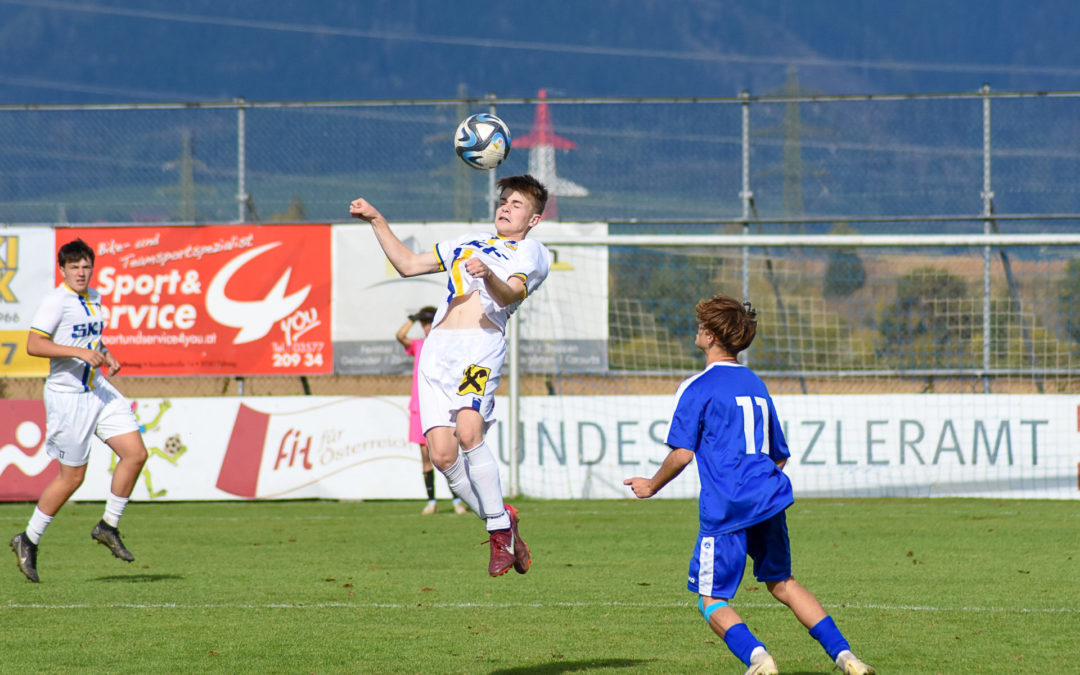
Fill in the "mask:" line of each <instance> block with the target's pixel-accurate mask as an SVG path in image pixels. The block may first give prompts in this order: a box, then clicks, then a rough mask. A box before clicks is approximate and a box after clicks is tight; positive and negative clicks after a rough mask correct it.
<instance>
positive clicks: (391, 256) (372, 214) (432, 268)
mask: <svg viewBox="0 0 1080 675" xmlns="http://www.w3.org/2000/svg"><path fill="white" fill-rule="evenodd" d="M349 213H350V214H351V215H352V217H353V218H359V219H360V220H365V221H367V222H369V223H371V229H372V231H373V232H374V233H375V238H376V239H378V240H379V246H381V247H382V250H383V253H385V254H386V259H387V260H389V261H390V264H391V265H393V266H394V269H396V270H397V271H398V274H400V275H401V276H403V277H415V276H417V275H420V274H430V273H432V272H438V271H439V270H440V269H441V268H440V266H439V260H438V258H436V257H435V254H434V253H433V252H432V251H426V252H424V253H416V252H414V251H412V250H411V249H410V248H409V247H408V246H406V245H405V244H403V243H402V241H401V240H400V239H398V237H397V235H395V234H394V233H393V231H392V230H391V229H390V224H389V223H388V222H386V218H383V216H382V214H381V213H379V210H378V209H376V208H375V207H374V206H372V205H371V203H370V202H368V201H367V200H366V199H364V198H362V197H361V198H357V199H354V200H353V201H352V203H351V204H350V205H349Z"/></svg>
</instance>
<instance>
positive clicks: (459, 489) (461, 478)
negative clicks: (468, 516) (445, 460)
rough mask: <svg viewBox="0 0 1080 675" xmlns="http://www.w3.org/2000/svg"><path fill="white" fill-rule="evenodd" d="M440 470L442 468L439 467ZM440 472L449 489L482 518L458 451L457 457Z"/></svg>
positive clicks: (463, 459) (463, 461)
mask: <svg viewBox="0 0 1080 675" xmlns="http://www.w3.org/2000/svg"><path fill="white" fill-rule="evenodd" d="M440 471H442V469H440ZM442 474H443V475H444V476H446V482H447V483H448V484H449V485H450V490H451V492H453V493H454V494H455V495H457V496H458V497H459V498H460V499H461V500H462V501H463V502H465V503H466V504H467V505H468V506H469V508H470V509H472V512H473V513H475V514H476V515H478V516H480V517H481V518H483V517H484V516H483V515H482V514H481V513H480V502H479V501H478V500H477V498H476V493H475V492H473V487H472V482H470V481H469V470H468V469H467V468H466V467H465V457H464V456H462V454H461V453H458V456H457V459H456V460H454V463H453V464H451V465H450V466H449V467H448V468H447V469H446V471H443V472H442Z"/></svg>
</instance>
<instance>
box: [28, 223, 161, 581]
mask: <svg viewBox="0 0 1080 675" xmlns="http://www.w3.org/2000/svg"><path fill="white" fill-rule="evenodd" d="M57 263H58V264H59V265H60V273H61V275H62V276H63V278H64V281H63V283H61V284H60V285H59V286H57V287H56V288H55V289H53V290H52V291H50V292H49V294H48V295H46V296H45V299H44V301H43V302H42V303H41V306H40V307H39V308H38V310H37V312H36V313H35V314H34V318H33V321H32V322H31V324H30V334H29V336H28V338H27V343H26V351H27V353H28V354H30V355H31V356H40V357H44V358H47V359H49V376H48V377H47V378H46V380H45V393H44V396H45V415H46V429H45V449H46V452H47V453H48V455H49V456H50V457H52V458H54V459H56V460H58V461H59V463H60V473H59V474H58V475H57V476H56V477H55V478H53V479H52V481H50V482H49V484H48V485H46V486H45V489H44V490H43V491H42V493H41V497H40V498H39V499H38V503H37V507H36V508H35V509H34V513H33V515H32V516H31V517H30V522H29V523H28V524H27V526H26V530H25V531H23V532H20V533H19V534H17V535H15V537H14V538H12V540H11V548H12V550H13V551H14V552H15V559H16V564H17V565H18V567H19V570H20V571H21V572H22V573H23V574H24V575H26V578H27V579H29V580H30V581H33V582H35V583H36V582H37V581H38V571H37V550H38V544H39V542H40V541H41V535H43V534H44V533H45V529H46V528H47V527H48V526H49V523H50V522H52V519H53V517H54V516H55V515H56V513H57V512H58V511H59V510H60V507H62V506H63V505H64V503H66V502H67V500H68V499H69V498H70V497H71V495H72V494H74V492H75V490H77V489H78V487H79V486H80V485H82V482H83V479H84V478H85V477H86V464H87V462H88V461H89V459H90V435H91V434H96V435H97V436H98V438H100V439H101V440H102V441H104V442H105V443H107V444H108V445H109V447H111V448H112V450H113V452H115V453H116V455H117V457H118V458H119V460H120V461H119V462H118V463H117V464H116V469H115V470H114V471H113V477H112V486H111V490H110V494H109V496H108V499H107V500H106V502H105V514H104V516H103V517H102V519H101V521H100V522H98V524H97V525H95V526H94V528H93V530H92V531H91V532H90V536H91V537H92V538H93V539H94V540H95V541H97V542H100V543H101V544H104V545H105V546H106V547H107V548H108V549H109V550H110V551H111V552H112V554H113V555H114V556H116V557H117V558H120V559H121V560H125V561H127V562H131V561H132V560H134V559H135V556H133V555H132V554H131V552H130V551H128V550H127V549H126V548H125V547H124V544H123V542H121V540H120V532H119V531H118V530H117V525H118V524H119V522H120V517H121V515H123V513H124V509H125V507H126V506H127V503H128V498H129V497H130V496H131V491H132V489H133V488H134V487H135V481H136V480H137V479H138V477H139V472H140V471H142V468H143V464H145V463H146V446H145V445H143V440H142V435H141V434H140V433H139V423H138V421H137V420H136V419H135V415H134V413H133V412H132V410H131V402H130V401H128V400H127V399H126V398H124V396H123V395H122V394H121V393H120V392H119V391H117V389H116V387H114V386H113V385H112V383H110V382H109V381H108V380H106V379H105V377H104V376H103V375H102V374H101V372H100V369H101V368H102V367H105V368H107V369H108V370H109V374H110V376H111V375H115V374H116V373H117V371H119V370H120V363H119V361H117V360H116V358H115V357H114V356H113V355H112V353H111V352H110V351H109V350H108V349H106V347H105V345H104V344H103V343H102V341H101V334H102V331H103V330H104V328H105V324H106V323H107V319H108V313H107V310H106V309H105V308H104V307H102V305H101V296H100V294H99V293H98V292H97V291H96V290H94V289H92V288H90V279H91V277H92V276H93V273H94V251H93V249H91V248H90V246H88V245H87V244H86V242H84V241H83V240H81V239H76V240H75V241H71V242H68V243H67V244H64V245H63V246H61V247H60V251H59V253H58V255H57Z"/></svg>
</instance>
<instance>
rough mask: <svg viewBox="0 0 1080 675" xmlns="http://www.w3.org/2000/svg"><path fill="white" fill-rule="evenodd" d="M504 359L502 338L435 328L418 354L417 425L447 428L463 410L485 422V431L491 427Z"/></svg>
mask: <svg viewBox="0 0 1080 675" xmlns="http://www.w3.org/2000/svg"><path fill="white" fill-rule="evenodd" d="M505 360H506V339H505V338H504V337H503V334H502V333H500V332H499V331H495V330H483V329H479V328H477V329H474V330H470V329H466V330H458V329H447V328H443V329H436V330H433V331H431V332H430V333H429V334H428V336H427V339H426V340H424V348H423V349H422V350H421V351H420V367H419V379H418V381H417V393H418V394H419V398H420V426H421V427H422V428H423V430H424V433H427V432H428V430H429V429H432V428H434V427H452V426H455V425H456V424H457V414H458V411H459V410H461V409H462V408H472V409H473V410H475V411H477V412H479V413H480V415H481V417H483V418H484V430H485V431H486V430H487V429H488V427H490V426H491V425H492V424H494V423H495V390H496V389H497V388H498V386H499V378H500V377H501V376H502V367H503V361H505Z"/></svg>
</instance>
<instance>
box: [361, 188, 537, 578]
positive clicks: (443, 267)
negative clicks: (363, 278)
mask: <svg viewBox="0 0 1080 675" xmlns="http://www.w3.org/2000/svg"><path fill="white" fill-rule="evenodd" d="M498 187H499V205H498V207H497V208H496V210H495V232H491V231H487V232H474V233H470V234H467V235H464V236H461V237H457V238H455V239H451V240H447V241H442V242H439V243H438V244H436V245H435V246H434V248H433V250H431V251H426V252H423V253H416V252H414V251H412V250H411V249H409V247H408V246H406V245H405V244H404V243H402V241H401V240H400V239H399V238H398V237H397V235H395V234H394V233H393V232H392V231H391V230H390V226H389V224H388V223H387V222H386V219H385V218H383V216H382V214H381V213H379V211H378V210H377V209H376V208H375V207H374V206H372V205H371V204H370V203H369V202H368V201H367V200H365V199H363V198H359V199H355V200H353V202H352V204H350V207H349V212H350V213H351V214H352V215H353V216H354V217H356V218H360V219H361V220H365V221H367V222H369V223H371V227H372V230H373V231H374V233H375V237H376V239H378V241H379V245H380V246H381V247H382V249H383V252H384V253H385V254H386V257H387V259H388V260H389V261H390V264H392V265H393V266H394V268H395V269H396V270H397V271H398V273H399V274H400V275H401V276H403V277H411V276H416V275H420V274H431V273H433V272H447V274H448V277H449V282H448V284H447V287H448V289H449V292H448V294H447V296H446V299H445V300H444V301H443V302H442V304H441V305H440V306H439V308H438V310H437V312H436V314H435V318H434V319H433V321H432V325H433V326H434V328H433V329H432V331H431V333H430V334H429V335H428V338H427V341H426V342H425V343H424V349H423V351H422V352H421V353H420V364H419V377H420V381H419V385H418V391H419V396H420V421H421V424H422V427H423V430H424V435H425V436H426V437H427V439H428V452H429V454H430V456H431V461H432V463H433V464H434V465H435V467H436V468H438V469H439V471H441V472H442V473H443V475H445V476H446V480H447V482H448V483H449V484H450V489H451V490H453V492H454V494H455V495H457V496H458V497H460V498H461V499H462V500H463V501H464V502H465V503H466V504H467V505H468V506H469V508H470V509H472V511H473V513H475V514H477V515H478V516H480V517H481V518H483V519H484V521H485V524H486V527H487V530H488V532H489V535H490V536H489V538H488V542H489V543H490V544H491V558H490V561H489V563H488V574H490V575H491V576H493V577H497V576H500V575H502V574H505V573H506V572H508V571H509V570H510V568H511V567H513V568H514V570H515V571H517V572H518V573H520V574H525V572H527V571H528V570H529V565H530V564H531V563H532V559H531V557H530V554H529V547H528V546H527V545H526V544H525V542H524V541H523V540H522V539H521V536H520V534H519V533H518V513H517V510H516V509H515V508H514V507H513V506H510V505H509V504H504V503H503V495H502V486H501V484H500V482H499V465H498V463H497V462H496V460H495V455H494V453H492V451H491V449H490V448H489V447H488V445H487V443H486V442H485V441H484V434H485V433H486V432H487V430H488V428H489V427H490V426H491V425H492V424H494V423H495V414H494V410H495V389H496V388H497V387H498V386H499V378H500V376H501V374H502V366H503V361H504V360H505V359H506V339H505V337H504V336H503V331H504V330H505V328H506V320H507V319H508V318H509V316H510V315H511V314H512V313H513V312H514V310H516V309H517V307H518V305H520V304H521V302H522V301H523V300H524V299H525V298H526V297H527V296H528V295H530V294H532V293H534V292H535V291H536V289H537V288H539V286H540V284H541V283H543V281H544V279H545V278H547V275H548V271H549V269H550V261H551V256H550V254H549V253H548V250H547V249H546V248H545V247H544V245H543V244H541V243H539V242H537V241H535V240H532V239H526V236H527V235H528V234H529V231H530V230H531V229H532V228H533V227H535V226H536V225H537V223H539V222H540V219H541V216H542V215H543V213H544V207H545V206H546V204H547V198H548V192H547V189H546V188H545V187H544V186H543V185H541V184H540V182H539V181H537V180H536V179H535V178H533V177H532V176H529V175H522V176H510V177H507V178H503V179H501V180H500V181H499V182H498ZM459 448H460V452H459Z"/></svg>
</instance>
